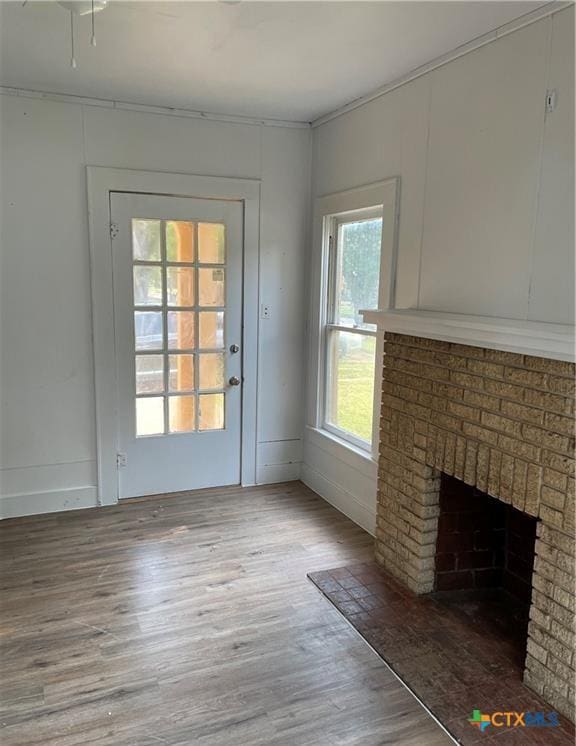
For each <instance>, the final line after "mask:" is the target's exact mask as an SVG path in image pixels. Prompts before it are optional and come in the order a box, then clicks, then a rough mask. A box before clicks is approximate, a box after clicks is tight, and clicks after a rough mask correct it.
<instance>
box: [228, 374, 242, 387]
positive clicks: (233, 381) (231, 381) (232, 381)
mask: <svg viewBox="0 0 576 746" xmlns="http://www.w3.org/2000/svg"><path fill="white" fill-rule="evenodd" d="M228 383H229V384H230V386H240V379H239V378H237V377H236V376H232V378H229V379H228Z"/></svg>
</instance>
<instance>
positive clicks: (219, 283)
mask: <svg viewBox="0 0 576 746" xmlns="http://www.w3.org/2000/svg"><path fill="white" fill-rule="evenodd" d="M198 295H199V299H198V304H199V305H200V306H223V305H224V303H225V295H224V270H223V269H221V268H219V269H199V270H198Z"/></svg>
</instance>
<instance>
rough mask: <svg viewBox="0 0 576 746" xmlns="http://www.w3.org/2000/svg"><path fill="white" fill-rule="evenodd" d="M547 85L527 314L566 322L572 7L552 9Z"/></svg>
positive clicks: (570, 312)
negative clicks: (550, 99)
mask: <svg viewBox="0 0 576 746" xmlns="http://www.w3.org/2000/svg"><path fill="white" fill-rule="evenodd" d="M550 32H551V35H552V36H551V44H552V52H551V55H550V63H549V69H548V83H547V87H548V89H549V90H551V91H552V90H555V91H556V98H557V100H556V105H557V108H556V110H555V111H553V112H551V113H550V114H548V115H547V117H546V125H545V127H544V141H543V146H542V160H541V176H540V190H539V194H538V197H539V200H538V215H537V220H536V234H535V238H534V248H533V265H532V272H531V285H530V293H529V302H528V318H529V319H531V320H534V321H551V322H558V323H565V322H566V321H567V320H569V319H573V318H574V12H573V11H567V12H566V11H565V12H563V13H557V14H556V15H555V16H553V18H552V24H551V28H550Z"/></svg>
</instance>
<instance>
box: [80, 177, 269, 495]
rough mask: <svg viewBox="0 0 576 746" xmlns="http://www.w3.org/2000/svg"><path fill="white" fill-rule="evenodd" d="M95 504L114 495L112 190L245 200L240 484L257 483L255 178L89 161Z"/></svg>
mask: <svg viewBox="0 0 576 746" xmlns="http://www.w3.org/2000/svg"><path fill="white" fill-rule="evenodd" d="M86 171H87V185H88V224H89V238H90V276H91V288H92V337H93V350H94V383H95V397H96V401H95V405H96V463H97V482H98V485H97V488H98V492H97V494H98V505H114V504H116V503H117V502H118V478H117V464H116V454H117V452H118V440H117V413H116V396H115V391H116V351H115V344H114V303H113V262H112V241H111V237H110V192H135V193H142V194H158V195H165V196H177V197H192V198H194V197H196V198H201V199H218V200H227V199H228V200H234V201H240V202H242V203H243V207H244V236H243V239H244V258H243V270H242V271H243V298H242V312H243V329H242V370H243V376H244V382H243V386H242V429H241V468H240V475H241V484H242V485H245V486H248V485H252V484H255V483H256V440H257V437H256V422H257V420H256V415H257V381H258V297H259V286H258V277H259V221H260V181H259V180H258V179H234V178H225V177H217V176H194V175H188V174H170V173H163V172H154V171H134V170H129V169H115V168H103V167H99V166H87V169H86Z"/></svg>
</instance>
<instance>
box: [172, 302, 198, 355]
mask: <svg viewBox="0 0 576 746" xmlns="http://www.w3.org/2000/svg"><path fill="white" fill-rule="evenodd" d="M195 317H196V314H195V313H194V311H168V347H169V348H170V349H171V350H190V349H192V348H193V347H194V341H195V336H196V335H195V333H194V319H195Z"/></svg>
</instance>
